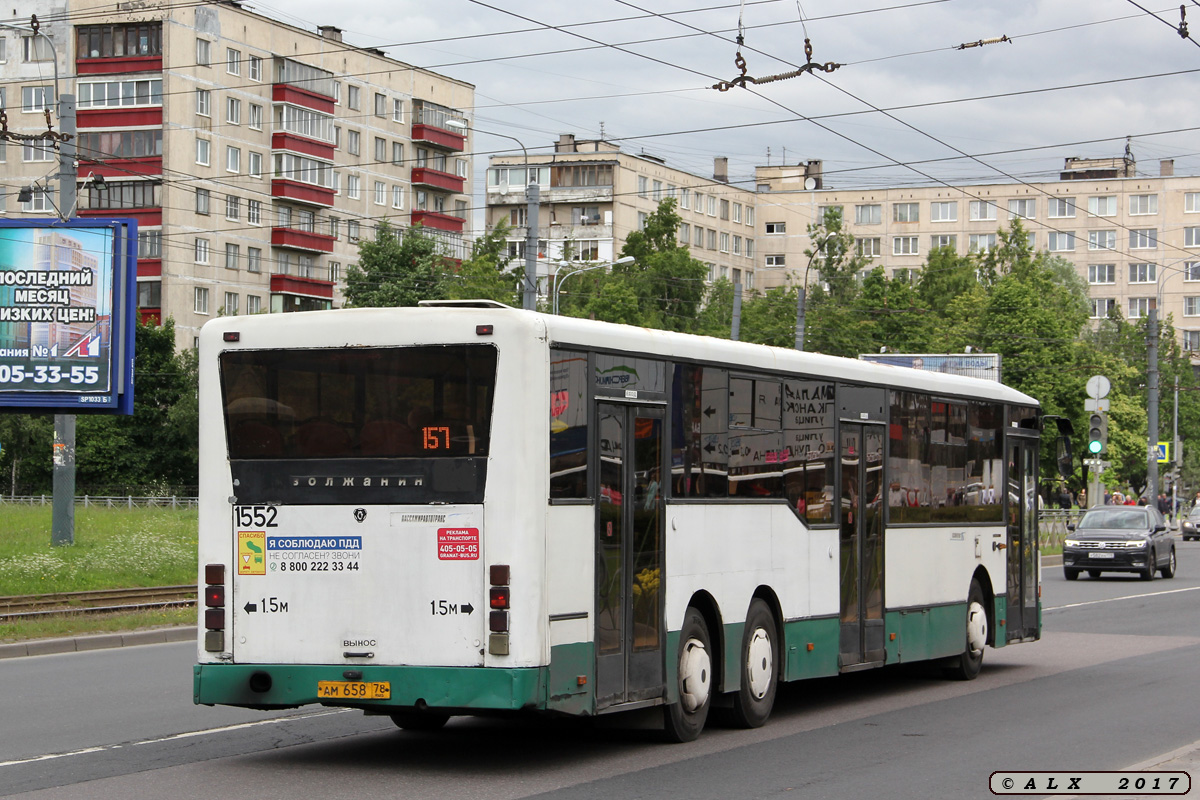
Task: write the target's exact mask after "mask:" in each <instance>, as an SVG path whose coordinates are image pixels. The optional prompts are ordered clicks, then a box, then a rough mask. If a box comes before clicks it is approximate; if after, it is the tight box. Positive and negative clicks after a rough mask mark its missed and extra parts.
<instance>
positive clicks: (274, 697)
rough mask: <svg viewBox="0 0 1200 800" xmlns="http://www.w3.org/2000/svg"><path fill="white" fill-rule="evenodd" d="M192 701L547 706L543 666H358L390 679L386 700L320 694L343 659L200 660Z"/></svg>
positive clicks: (369, 676)
mask: <svg viewBox="0 0 1200 800" xmlns="http://www.w3.org/2000/svg"><path fill="white" fill-rule="evenodd" d="M192 669H193V681H192V700H193V702H194V703H196V704H197V705H228V706H241V707H244V708H258V709H274V708H294V707H296V706H302V705H308V704H310V703H321V704H323V705H330V706H345V707H350V708H361V709H364V710H371V709H378V710H379V711H380V712H384V713H385V712H386V711H387V710H390V709H396V708H439V709H445V710H447V711H451V710H462V711H463V712H469V711H471V710H479V711H483V710H497V711H517V710H520V709H531V708H532V709H536V708H542V707H544V695H545V692H544V688H543V687H544V686H545V670H544V668H541V667H528V668H520V669H504V668H498V667H413V666H378V665H364V666H361V667H358V666H356V667H354V668H353V670H354V671H355V672H360V673H361V674H362V677H361V680H362V681H364V682H386V683H387V684H388V687H389V695H390V696H389V697H388V699H386V700H367V699H360V698H356V699H330V698H326V697H318V696H317V682H318V681H346V680H347V679H346V676H345V673H346V672H347V671H348V670H347V667H346V666H345V665H338V664H196V665H195V666H194V667H193V668H192Z"/></svg>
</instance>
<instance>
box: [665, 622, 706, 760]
mask: <svg viewBox="0 0 1200 800" xmlns="http://www.w3.org/2000/svg"><path fill="white" fill-rule="evenodd" d="M709 641H710V640H709V638H708V626H707V625H705V624H704V617H703V616H701V615H700V612H699V611H697V610H696V609H694V608H689V609H688V610H687V614H685V615H684V617H683V630H681V631H680V632H679V655H678V661H677V664H678V667H677V672H678V678H677V680H678V683H679V699H678V700H676V701H675V702H674V703H671V704H670V705H668V706H664V707H663V736H664V737H666V739H667V740H668V741H671V742H690V741H693V740H695V739H696V737H698V736H699V735H700V732H701V731H703V730H704V722H705V720H707V719H708V709H709V707H710V706H711V705H712V702H711V701H712V679H713V669H712V667H713V662H712V646H711V645H710V644H709Z"/></svg>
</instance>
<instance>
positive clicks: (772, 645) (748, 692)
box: [733, 600, 779, 728]
mask: <svg viewBox="0 0 1200 800" xmlns="http://www.w3.org/2000/svg"><path fill="white" fill-rule="evenodd" d="M776 638H777V637H776V631H775V618H774V617H773V616H772V614H771V610H770V609H769V608H768V607H767V604H766V603H764V602H763V601H762V600H755V601H754V602H753V603H751V604H750V611H749V613H747V614H746V632H745V634H743V636H742V659H741V664H742V679H741V688H740V689H738V691H737V694H735V695H734V696H733V721H734V722H735V723H736V724H737V725H739V726H741V727H743V728H760V727H762V725H763V723H765V722H766V721H767V717H769V716H771V708H772V707H773V706H774V705H775V690H776V688H777V687H778V685H779V681H778V675H779V642H778V641H776Z"/></svg>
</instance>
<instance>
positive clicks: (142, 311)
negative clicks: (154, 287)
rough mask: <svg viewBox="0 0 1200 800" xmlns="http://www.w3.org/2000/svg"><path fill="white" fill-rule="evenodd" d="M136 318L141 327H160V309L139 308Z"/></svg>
mask: <svg viewBox="0 0 1200 800" xmlns="http://www.w3.org/2000/svg"><path fill="white" fill-rule="evenodd" d="M138 317H139V318H140V319H141V321H142V324H143V325H150V324H154V325H162V309H161V308H139V309H138Z"/></svg>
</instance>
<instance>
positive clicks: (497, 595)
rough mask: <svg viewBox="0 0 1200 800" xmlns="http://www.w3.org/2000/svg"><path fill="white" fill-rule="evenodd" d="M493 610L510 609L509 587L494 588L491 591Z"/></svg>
mask: <svg viewBox="0 0 1200 800" xmlns="http://www.w3.org/2000/svg"><path fill="white" fill-rule="evenodd" d="M491 605H492V608H508V587H507V586H493V587H492V591H491Z"/></svg>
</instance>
